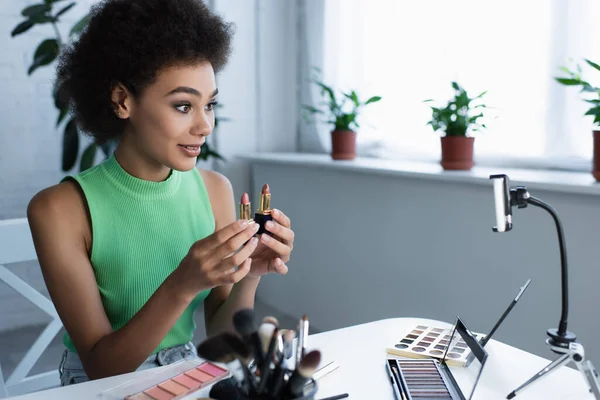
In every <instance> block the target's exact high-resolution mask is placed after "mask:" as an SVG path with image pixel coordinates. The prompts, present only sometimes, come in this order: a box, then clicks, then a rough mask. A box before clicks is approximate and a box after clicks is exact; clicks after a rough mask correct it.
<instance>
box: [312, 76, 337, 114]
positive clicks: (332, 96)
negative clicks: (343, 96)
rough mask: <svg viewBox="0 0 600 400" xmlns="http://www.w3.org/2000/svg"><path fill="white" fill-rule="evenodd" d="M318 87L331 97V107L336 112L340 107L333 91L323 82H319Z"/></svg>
mask: <svg viewBox="0 0 600 400" xmlns="http://www.w3.org/2000/svg"><path fill="white" fill-rule="evenodd" d="M317 85H319V87H320V88H321V89H322V92H323V93H327V94H328V95H329V106H330V108H331V110H332V111H334V110H336V109H337V108H338V105H337V100H336V98H335V94H334V93H333V89H331V88H330V87H329V86H327V85H325V84H324V83H321V82H317Z"/></svg>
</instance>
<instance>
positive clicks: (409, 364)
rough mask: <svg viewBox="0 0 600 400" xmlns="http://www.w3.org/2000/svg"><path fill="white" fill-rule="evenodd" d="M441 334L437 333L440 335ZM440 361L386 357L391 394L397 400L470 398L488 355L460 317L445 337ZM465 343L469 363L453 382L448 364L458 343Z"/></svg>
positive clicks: (453, 378)
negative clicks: (469, 354) (471, 355)
mask: <svg viewBox="0 0 600 400" xmlns="http://www.w3.org/2000/svg"><path fill="white" fill-rule="evenodd" d="M440 333H441V332H440ZM447 342H448V343H446V345H445V346H444V347H445V350H444V351H443V352H442V354H443V356H442V359H441V360H435V359H423V360H398V359H392V358H388V359H387V361H386V368H387V370H388V373H389V375H390V380H391V382H392V386H393V390H394V395H395V396H396V398H397V399H398V400H420V399H428V400H431V399H436V400H465V399H469V400H470V399H471V398H472V397H473V393H475V388H476V386H477V383H478V382H479V378H480V377H481V372H482V371H483V367H484V366H485V363H486V361H487V357H488V354H487V352H486V351H485V349H484V348H483V347H482V346H481V344H480V343H479V341H478V340H477V338H476V337H475V336H474V335H473V334H472V333H471V332H470V331H469V329H468V328H467V327H466V326H465V324H464V323H463V322H462V320H461V319H460V318H457V321H456V324H455V326H454V329H453V330H452V331H451V333H450V334H449V337H448V339H447ZM461 342H462V343H465V345H466V346H467V347H468V348H469V352H470V353H471V354H473V362H472V363H470V366H469V368H468V370H462V371H465V373H464V374H463V376H462V377H461V378H462V379H461V382H462V385H459V384H458V383H457V380H456V379H455V377H454V375H453V374H452V371H451V370H450V368H449V365H448V361H450V360H452V358H450V354H452V349H454V348H456V345H457V344H458V343H461Z"/></svg>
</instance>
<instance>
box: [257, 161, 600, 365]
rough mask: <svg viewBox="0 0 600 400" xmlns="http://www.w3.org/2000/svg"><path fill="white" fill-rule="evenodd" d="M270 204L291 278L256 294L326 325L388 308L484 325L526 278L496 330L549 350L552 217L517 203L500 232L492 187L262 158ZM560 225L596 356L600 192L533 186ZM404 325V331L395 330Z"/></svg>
mask: <svg viewBox="0 0 600 400" xmlns="http://www.w3.org/2000/svg"><path fill="white" fill-rule="evenodd" d="M253 178H254V180H255V181H256V182H268V183H269V185H270V186H271V188H272V192H273V199H272V202H273V206H274V207H278V208H281V209H282V210H284V211H285V212H286V213H287V214H288V215H289V216H290V217H291V219H292V221H293V222H292V226H293V229H294V231H295V233H296V242H295V249H294V253H293V256H292V260H291V261H290V263H289V267H290V272H289V274H288V275H287V276H285V277H280V276H269V277H266V278H264V279H263V281H262V282H261V285H260V289H259V294H258V296H259V298H260V299H261V300H262V301H264V302H266V303H268V304H270V305H272V306H275V307H278V308H280V309H281V310H283V311H286V312H288V313H290V314H291V315H302V314H308V315H309V317H310V320H311V324H312V325H314V327H315V328H317V329H320V330H330V329H335V328H340V327H343V326H348V325H352V324H358V323H363V322H368V321H374V320H378V319H382V318H391V317H425V318H434V319H438V320H443V321H448V322H452V321H453V319H454V317H455V316H456V315H460V316H461V317H463V318H464V320H465V322H466V323H467V325H468V326H469V327H470V328H471V329H472V330H473V331H477V332H483V333H486V332H488V331H489V330H490V329H491V327H492V326H493V324H494V323H495V321H496V320H497V319H498V318H499V317H500V315H501V314H502V312H503V311H504V309H505V308H506V307H507V306H508V304H509V303H510V301H511V300H512V299H513V298H514V296H515V295H516V293H517V291H518V289H519V287H520V286H521V285H522V284H523V283H524V282H525V281H526V279H527V278H532V283H531V286H530V287H529V289H528V290H527V291H526V293H525V294H524V296H523V297H522V299H521V300H520V302H519V303H518V304H517V306H516V307H515V309H514V310H513V312H512V313H511V314H510V315H509V317H508V319H507V320H506V321H505V323H504V324H503V325H502V326H501V328H500V329H499V331H498V332H497V334H496V335H495V338H496V339H498V340H501V341H503V342H506V343H508V344H510V345H514V346H517V347H519V348H522V349H525V350H528V351H530V352H533V353H535V354H538V355H541V356H544V357H547V358H554V355H553V353H551V352H550V351H549V350H548V349H547V348H546V346H545V344H544V342H545V339H546V335H545V332H546V330H547V329H548V328H555V327H557V325H558V321H559V316H560V261H559V253H558V246H557V236H556V231H555V227H554V225H553V221H552V219H551V217H550V216H549V215H548V214H547V213H546V212H545V211H543V210H540V209H537V208H532V207H529V208H527V209H525V210H515V211H514V213H513V221H514V229H513V231H511V232H508V233H504V234H498V233H493V232H492V231H491V227H492V226H493V225H494V222H495V219H494V208H493V196H492V193H493V192H492V187H491V185H487V184H486V185H483V184H481V183H473V184H469V183H452V182H444V181H443V180H429V179H428V180H423V179H411V178H410V177H400V176H383V175H379V174H374V173H360V172H356V171H352V172H350V171H347V172H346V171H335V170H331V169H329V170H328V169H327V168H325V169H323V168H322V167H321V169H320V170H319V169H318V168H316V167H308V166H301V165H300V166H292V165H282V164H280V163H277V164H270V163H269V162H266V161H262V162H255V164H254V165H253ZM530 192H531V194H532V195H534V196H537V197H538V198H541V199H543V200H545V201H546V202H548V203H550V204H551V205H552V206H553V207H555V208H556V209H557V210H558V212H559V214H560V216H561V219H562V220H563V223H564V229H565V232H566V240H567V246H568V256H569V260H570V266H571V269H570V276H569V277H570V294H571V304H570V306H571V312H570V325H569V329H570V330H571V331H573V332H575V333H576V334H578V336H579V338H580V340H581V341H582V343H583V344H584V346H586V354H587V356H588V357H590V358H591V359H592V360H594V361H595V362H600V346H598V344H597V342H595V339H596V337H597V332H598V330H599V329H600V321H598V317H597V314H596V312H597V311H596V310H595V305H596V304H598V301H599V300H600V294H599V293H598V291H597V286H598V282H599V280H600V271H599V270H598V268H597V267H598V259H599V256H600V246H598V244H597V241H596V234H597V232H596V229H597V227H598V226H600V205H599V203H598V197H597V196H595V195H575V194H561V193H556V192H551V191H542V190H535V187H530ZM402 333H403V332H398V335H399V336H400V335H401V334H402Z"/></svg>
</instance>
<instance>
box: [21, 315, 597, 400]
mask: <svg viewBox="0 0 600 400" xmlns="http://www.w3.org/2000/svg"><path fill="white" fill-rule="evenodd" d="M417 324H430V325H435V326H440V327H446V326H449V324H447V323H442V322H438V321H432V320H428V319H418V318H394V319H385V320H381V321H375V322H370V323H366V324H361V325H356V326H351V327H348V328H343V329H337V330H333V331H329V332H324V333H320V334H316V335H311V336H309V339H308V349H309V350H310V349H319V350H320V351H321V352H322V356H323V358H322V362H321V365H325V364H326V363H328V362H329V361H332V360H335V361H336V362H337V363H338V364H339V365H340V367H339V368H338V369H337V370H336V371H334V372H332V373H331V374H329V375H327V376H325V377H323V378H322V379H320V380H319V394H318V396H317V398H323V397H327V396H332V395H335V394H339V393H345V392H347V393H349V394H350V396H349V399H356V400H358V399H361V400H371V399H377V400H386V399H389V400H393V399H394V394H393V392H392V387H391V384H390V380H389V377H388V375H387V372H386V369H385V360H386V357H387V354H386V351H385V349H386V347H389V346H392V345H393V344H394V343H397V340H398V339H399V338H400V337H401V336H402V335H403V334H404V333H405V332H406V331H407V330H408V329H410V328H411V327H413V326H414V325H417ZM467 324H468V322H467ZM539 334H540V340H543V339H542V337H541V336H542V335H543V332H541V333H539ZM486 350H487V351H488V353H489V358H488V362H487V364H486V366H485V368H484V370H483V374H482V376H481V380H480V383H479V385H478V386H477V390H476V392H475V396H474V399H481V400H492V399H505V398H506V395H507V394H508V393H510V392H511V391H513V390H514V389H516V388H517V387H518V386H520V385H521V384H522V383H523V382H525V381H526V380H527V379H529V378H530V377H531V376H532V375H534V374H535V373H537V372H538V371H539V370H540V369H542V368H543V367H544V366H546V365H547V364H548V363H549V360H547V359H544V358H541V357H538V356H535V355H532V354H530V353H527V352H525V351H522V350H519V349H517V348H514V347H512V346H508V345H506V344H503V343H500V342H497V341H495V340H493V339H492V340H491V341H490V342H489V343H488V344H487V345H486ZM548 353H549V356H551V354H552V353H550V350H548ZM452 371H453V374H454V375H455V376H456V377H457V379H460V375H461V373H467V372H466V371H465V370H464V369H461V368H453V369H452ZM147 373H148V372H147V371H141V372H134V373H131V374H125V375H119V376H115V377H111V378H105V379H101V380H96V381H91V382H86V383H81V384H77V385H71V386H68V387H62V388H56V389H50V390H46V391H42V392H38V393H32V394H29V395H25V396H19V397H14V399H18V400H42V399H43V400H58V399H61V400H63V399H94V398H96V397H97V394H98V393H100V392H101V391H103V390H106V389H108V388H110V387H113V386H116V385H118V384H120V383H122V382H125V381H128V380H130V379H131V378H132V377H137V376H144V375H145V374H147ZM208 390H209V389H208V388H206V389H205V390H203V391H201V392H197V393H195V394H193V395H190V396H188V397H187V398H186V399H190V400H191V399H196V398H199V397H202V396H206V395H207V393H208ZM593 398H594V397H593V395H592V394H590V393H589V392H588V390H587V383H586V381H585V380H584V378H583V376H582V375H581V373H579V371H577V370H575V369H572V368H567V367H561V368H560V369H558V370H556V371H555V372H553V373H551V374H550V375H549V376H547V377H545V378H543V379H541V380H539V381H538V382H536V383H534V384H533V385H532V386H530V387H528V388H527V389H526V390H525V391H523V392H522V393H521V394H519V395H518V396H517V397H516V398H515V399H516V400H525V399H544V400H552V399H569V400H579V399H581V400H586V399H593Z"/></svg>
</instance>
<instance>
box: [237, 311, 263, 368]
mask: <svg viewBox="0 0 600 400" xmlns="http://www.w3.org/2000/svg"><path fill="white" fill-rule="evenodd" d="M233 326H234V327H235V329H236V330H237V331H238V332H239V334H240V335H242V337H243V338H244V341H245V342H246V344H247V345H248V346H249V347H250V348H251V349H252V350H253V351H254V361H255V362H256V365H260V364H261V363H262V360H263V357H264V355H263V350H262V344H261V342H260V337H259V336H258V332H256V328H255V326H254V311H253V310H252V309H250V308H244V309H241V310H239V311H238V312H236V313H235V314H234V315H233Z"/></svg>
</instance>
